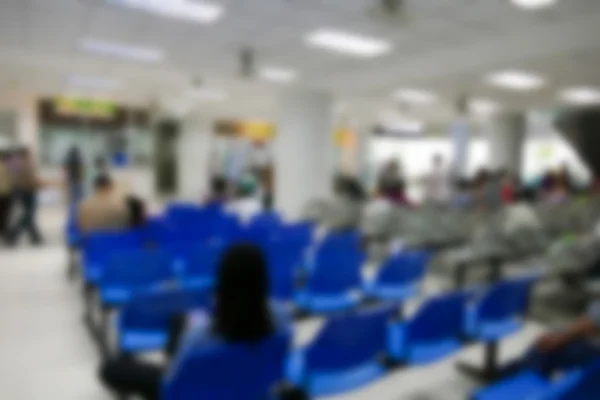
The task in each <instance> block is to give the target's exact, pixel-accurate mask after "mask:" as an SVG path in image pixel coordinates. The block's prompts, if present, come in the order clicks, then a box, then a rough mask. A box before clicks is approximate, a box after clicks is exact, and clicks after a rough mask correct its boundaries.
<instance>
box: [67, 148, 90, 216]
mask: <svg viewBox="0 0 600 400" xmlns="http://www.w3.org/2000/svg"><path fill="white" fill-rule="evenodd" d="M63 169H64V173H65V181H66V182H67V184H68V190H69V206H70V207H73V208H74V207H76V206H77V204H78V203H79V201H81V199H82V198H83V179H84V169H85V167H84V162H83V157H82V155H81V151H80V150H79V148H78V147H76V146H73V147H71V148H70V149H69V152H68V153H67V156H66V157H65V161H64V164H63Z"/></svg>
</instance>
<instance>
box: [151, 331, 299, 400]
mask: <svg viewBox="0 0 600 400" xmlns="http://www.w3.org/2000/svg"><path fill="white" fill-rule="evenodd" d="M290 344H291V333H290V332H289V331H285V332H280V333H277V334H275V335H274V336H272V337H270V338H268V339H265V340H264V341H262V342H259V343H250V344H228V343H218V344H215V345H214V346H205V347H203V348H197V349H193V350H191V351H190V352H189V353H188V354H185V355H184V356H183V358H182V359H181V360H180V363H178V364H176V365H175V368H173V369H172V370H171V371H170V373H169V374H168V375H167V377H166V380H165V382H164V385H163V396H161V398H163V399H165V400H188V399H219V400H239V399H244V400H264V399H267V398H269V394H270V392H271V390H272V389H273V387H274V386H275V385H276V384H278V383H279V382H281V381H282V379H283V370H284V367H283V366H284V363H285V358H286V355H287V352H288V349H289V346H290Z"/></svg>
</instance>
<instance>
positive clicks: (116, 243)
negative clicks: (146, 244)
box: [83, 231, 142, 263]
mask: <svg viewBox="0 0 600 400" xmlns="http://www.w3.org/2000/svg"><path fill="white" fill-rule="evenodd" d="M141 246H142V240H141V238H140V236H139V234H138V232H135V231H126V232H94V233H89V234H87V235H86V236H85V238H84V240H83V258H84V260H85V262H86V263H87V262H94V263H104V262H106V261H107V260H108V259H110V257H111V256H112V255H114V254H116V253H122V252H125V251H131V250H134V249H139V248H140V247H141Z"/></svg>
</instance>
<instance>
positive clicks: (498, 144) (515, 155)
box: [488, 112, 527, 176]
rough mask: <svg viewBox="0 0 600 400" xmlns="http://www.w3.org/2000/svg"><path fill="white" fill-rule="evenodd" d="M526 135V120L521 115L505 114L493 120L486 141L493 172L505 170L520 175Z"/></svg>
mask: <svg viewBox="0 0 600 400" xmlns="http://www.w3.org/2000/svg"><path fill="white" fill-rule="evenodd" d="M526 133H527V118H526V115H525V114H523V113H516V112H506V113H502V114H499V115H497V116H496V117H495V118H494V119H493V121H492V126H491V131H490V133H489V140H488V145H489V156H490V167H491V168H492V169H493V170H498V169H507V170H508V171H509V172H511V173H513V174H515V175H517V176H519V175H520V173H521V166H522V159H523V146H524V143H525V135H526Z"/></svg>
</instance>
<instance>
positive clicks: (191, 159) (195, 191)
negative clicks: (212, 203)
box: [177, 116, 214, 201]
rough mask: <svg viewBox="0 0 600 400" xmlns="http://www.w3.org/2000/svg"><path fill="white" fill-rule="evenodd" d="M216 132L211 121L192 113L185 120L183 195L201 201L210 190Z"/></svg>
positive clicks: (180, 156)
mask: <svg viewBox="0 0 600 400" xmlns="http://www.w3.org/2000/svg"><path fill="white" fill-rule="evenodd" d="M213 135H214V134H213V132H212V126H211V123H210V122H209V121H206V120H203V119H202V118H199V117H196V116H189V117H187V118H186V119H185V120H183V121H182V124H181V132H180V135H179V141H178V143H177V163H178V165H177V173H178V174H179V176H178V182H179V193H178V196H179V197H180V198H182V199H185V200H190V201H199V200H200V199H201V198H202V197H203V196H205V195H206V194H207V193H208V191H209V182H210V178H211V177H210V173H211V171H210V169H211V168H210V154H211V153H210V152H211V144H212V139H213Z"/></svg>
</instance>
